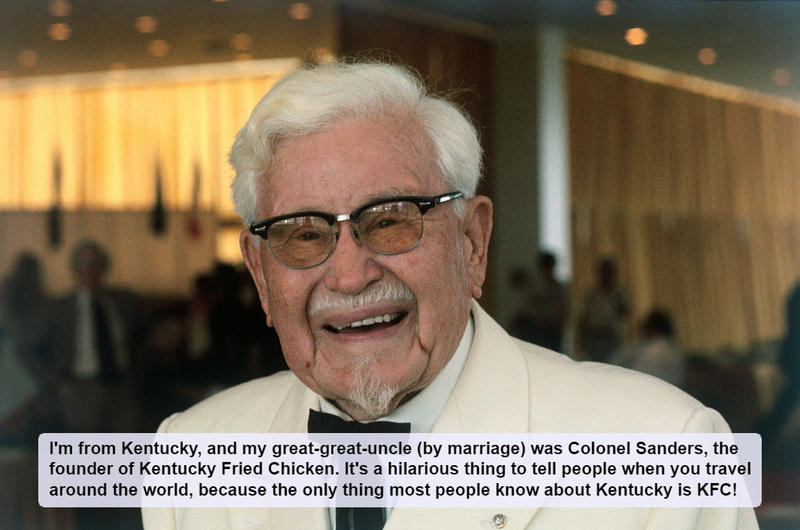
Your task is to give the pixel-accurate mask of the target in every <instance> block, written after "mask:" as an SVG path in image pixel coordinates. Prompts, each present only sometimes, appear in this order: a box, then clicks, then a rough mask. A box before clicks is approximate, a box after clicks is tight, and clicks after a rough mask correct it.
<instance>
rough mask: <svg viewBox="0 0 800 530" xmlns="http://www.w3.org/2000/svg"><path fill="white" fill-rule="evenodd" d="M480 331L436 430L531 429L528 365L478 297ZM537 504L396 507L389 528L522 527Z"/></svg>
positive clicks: (475, 319)
mask: <svg viewBox="0 0 800 530" xmlns="http://www.w3.org/2000/svg"><path fill="white" fill-rule="evenodd" d="M472 316H473V322H474V324H475V334H474V336H473V338H472V347H471V348H470V352H469V357H468V358H467V362H466V364H465V365H464V369H463V370H462V372H461V376H460V377H459V378H458V382H457V383H456V386H455V388H454V389H453V393H452V394H451V395H450V397H449V398H448V400H447V403H446V404H445V407H444V409H443V410H442V414H441V415H440V416H439V419H438V420H437V421H436V424H435V425H434V427H433V432H434V433H527V432H529V421H528V418H529V417H530V414H529V409H530V400H529V395H528V385H529V381H528V367H527V365H526V363H525V359H524V357H523V355H522V353H521V352H520V350H519V348H518V347H517V345H516V343H515V342H514V339H513V338H511V336H509V335H508V334H507V333H506V332H505V331H504V330H503V329H502V328H501V327H500V326H499V325H498V324H497V323H496V322H495V321H494V320H492V319H491V318H490V317H489V316H488V315H487V314H486V312H484V310H483V309H482V308H481V307H480V306H479V305H478V303H477V302H475V301H474V300H473V302H472ZM536 510H537V508H536V507H522V508H451V509H448V508H444V509H437V508H405V509H398V510H393V511H392V514H391V516H390V517H389V520H388V521H387V523H386V526H385V527H384V530H402V529H406V528H416V529H423V528H431V529H434V528H435V529H436V530H460V529H463V528H489V529H492V528H495V526H493V524H492V521H493V519H494V518H495V517H497V516H502V517H503V518H504V519H503V521H504V525H505V526H503V530H522V529H524V528H525V527H526V526H527V525H528V523H530V521H531V519H532V518H533V516H534V514H535V513H536Z"/></svg>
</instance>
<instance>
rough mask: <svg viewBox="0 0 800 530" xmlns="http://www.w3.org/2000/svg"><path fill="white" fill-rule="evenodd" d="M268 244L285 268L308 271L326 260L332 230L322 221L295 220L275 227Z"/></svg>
mask: <svg viewBox="0 0 800 530" xmlns="http://www.w3.org/2000/svg"><path fill="white" fill-rule="evenodd" d="M267 240H268V241H269V246H270V249H271V250H272V253H273V254H274V255H275V258H276V259H277V260H278V261H280V262H281V263H283V264H284V265H286V266H288V267H308V266H310V265H314V264H316V263H319V262H321V261H322V260H324V259H325V258H326V257H327V255H328V252H330V249H331V245H332V244H333V230H332V229H331V225H329V224H328V221H326V220H325V219H323V218H322V217H316V216H313V215H312V216H303V217H292V218H290V219H283V220H282V221H278V222H277V223H273V224H272V225H271V226H270V227H269V231H268V232H267Z"/></svg>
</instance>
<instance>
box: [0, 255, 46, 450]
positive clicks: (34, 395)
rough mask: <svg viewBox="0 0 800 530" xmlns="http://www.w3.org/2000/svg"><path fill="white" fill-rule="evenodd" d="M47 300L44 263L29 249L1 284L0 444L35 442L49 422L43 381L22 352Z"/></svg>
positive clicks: (19, 258)
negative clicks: (39, 431)
mask: <svg viewBox="0 0 800 530" xmlns="http://www.w3.org/2000/svg"><path fill="white" fill-rule="evenodd" d="M45 303H46V296H45V292H44V288H43V287H42V270H41V262H40V260H39V258H38V257H37V256H36V255H34V254H32V253H30V252H25V253H22V254H20V255H19V257H18V258H17V259H16V261H15V262H14V267H13V269H12V271H11V273H10V274H9V276H8V277H7V278H5V279H4V280H3V282H2V284H0V443H5V444H19V443H30V444H34V443H35V441H36V436H37V435H38V432H37V430H38V428H39V427H40V425H39V424H41V423H44V424H47V423H48V418H47V414H46V408H45V407H44V406H43V403H42V402H41V400H40V399H39V398H40V393H41V390H42V387H41V385H40V382H39V381H38V380H37V379H36V378H35V377H34V376H33V374H32V373H31V372H30V370H29V369H28V367H27V366H26V364H25V363H24V362H23V360H22V359H21V358H20V355H21V352H20V351H19V342H20V341H21V340H22V339H23V338H24V337H25V336H26V335H27V334H28V333H29V332H30V327H31V322H32V321H33V319H34V317H35V315H36V314H37V312H39V311H40V310H41V309H42V307H43V306H44V305H45Z"/></svg>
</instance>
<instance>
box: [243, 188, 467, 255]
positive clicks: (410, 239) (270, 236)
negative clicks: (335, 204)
mask: <svg viewBox="0 0 800 530" xmlns="http://www.w3.org/2000/svg"><path fill="white" fill-rule="evenodd" d="M461 196H463V193H461V192H460V191H455V192H452V193H445V194H444V195H438V196H436V197H417V196H409V197H393V198H391V199H379V200H377V201H371V202H368V203H367V204H365V205H363V206H359V207H358V208H356V209H355V210H353V211H352V212H351V213H349V214H342V215H333V214H329V213H324V212H313V211H311V212H297V213H290V214H287V215H279V216H277V217H271V218H269V219H265V220H264V221H259V222H257V223H253V224H251V225H250V232H252V233H253V234H255V235H257V236H260V237H262V238H263V239H266V240H267V243H269V249H270V251H272V255H273V256H275V259H276V260H278V261H279V262H280V263H281V264H282V265H284V266H286V267H289V268H291V269H304V268H307V267H313V266H314V265H319V264H320V263H322V262H323V261H325V260H326V259H327V258H328V256H330V254H331V252H333V248H334V246H336V241H338V240H339V232H338V231H337V230H336V224H337V223H340V222H343V221H352V222H353V224H354V225H355V233H354V235H355V236H356V238H357V239H358V240H359V241H363V242H364V243H365V244H366V245H367V247H369V248H370V249H371V250H372V251H373V252H376V253H378V254H402V253H403V252H408V251H409V250H411V249H413V248H414V247H416V246H417V245H418V244H419V242H420V240H421V239H422V227H423V221H422V217H423V216H424V215H425V213H426V212H427V211H428V210H430V209H431V208H435V207H436V206H437V205H439V204H442V203H444V202H449V201H452V200H453V199H458V198H459V197H461Z"/></svg>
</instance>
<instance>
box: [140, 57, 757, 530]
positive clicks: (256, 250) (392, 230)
mask: <svg viewBox="0 0 800 530" xmlns="http://www.w3.org/2000/svg"><path fill="white" fill-rule="evenodd" d="M231 162H232V165H233V167H234V169H235V170H236V178H235V181H234V184H233V190H234V191H233V193H234V200H235V202H236V205H237V208H238V211H239V213H240V214H241V215H242V217H243V218H244V221H245V222H246V223H247V224H248V225H249V230H245V231H243V232H242V235H241V240H240V242H241V248H242V253H243V254H244V258H245V261H246V262H247V266H248V268H249V270H250V272H251V274H252V276H253V279H254V280H255V283H256V286H257V287H258V292H259V295H260V298H261V304H262V307H263V309H264V312H265V313H266V321H267V325H269V326H274V327H275V329H276V331H277V333H278V335H279V337H280V341H281V346H282V348H283V352H284V355H285V357H286V361H287V363H288V365H289V367H290V368H291V372H283V373H280V374H278V375H275V376H272V377H269V378H266V379H261V380H256V381H252V382H250V383H247V384H244V385H241V386H239V387H236V388H233V389H231V390H229V391H227V392H224V393H222V394H219V395H217V396H215V397H214V398H211V399H209V400H207V401H205V402H203V403H201V404H199V405H197V406H195V407H194V408H192V409H190V410H189V411H187V412H184V413H182V414H179V415H176V416H173V417H171V418H169V419H167V420H166V421H165V422H164V423H163V424H162V427H161V431H162V432H234V433H236V432H275V433H282V432H306V431H307V429H308V428H309V421H310V420H309V410H311V411H313V412H312V415H313V416H314V417H316V416H318V412H316V411H322V412H327V413H330V414H333V415H337V416H340V417H341V418H343V419H345V420H350V421H352V420H355V421H359V422H368V421H371V420H374V419H377V418H381V419H383V420H392V421H400V422H410V424H411V427H410V429H411V431H412V432H442V433H466V432H477V433H481V432H486V433H492V432H497V433H527V432H683V431H689V432H702V431H718V430H724V429H726V426H725V424H724V421H723V420H722V419H721V418H720V417H719V415H717V414H716V413H715V412H713V411H710V410H708V409H706V408H704V407H703V406H702V405H701V404H700V403H698V402H696V401H694V400H693V399H691V398H690V397H688V396H686V395H685V394H682V393H681V392H679V391H677V390H675V389H674V388H672V387H670V386H668V385H666V384H662V383H659V382H656V381H654V380H652V379H649V378H646V377H645V376H640V375H637V374H633V373H630V372H626V371H623V370H620V369H617V368H614V367H610V366H604V365H596V364H578V363H574V362H572V361H570V360H569V359H568V358H567V357H565V356H563V355H558V354H555V353H553V352H550V351H547V350H544V349H542V348H539V347H536V346H533V345H530V344H525V343H521V342H518V341H515V340H514V339H512V338H511V337H510V336H509V335H507V334H506V333H505V332H504V331H503V330H502V329H501V328H500V327H499V326H498V325H497V323H495V322H494V321H493V320H492V319H491V318H490V317H489V316H488V315H487V314H486V313H485V312H484V311H483V310H482V309H481V307H480V306H479V305H478V304H477V303H476V302H475V299H476V298H479V297H480V295H481V285H482V284H483V281H484V276H485V272H486V258H487V249H488V244H489V236H490V233H491V228H492V204H491V202H490V201H489V199H488V198H486V197H482V196H475V188H476V185H477V182H478V179H479V176H480V146H479V143H478V139H477V134H476V131H475V129H474V127H473V126H472V125H471V124H470V122H469V121H468V119H466V118H465V116H464V115H463V114H462V113H461V112H460V111H459V110H458V109H457V108H456V107H455V106H453V105H452V104H450V103H448V102H446V101H444V100H441V99H438V98H435V97H431V96H429V95H428V94H427V93H426V92H425V90H424V88H423V86H422V84H421V83H420V82H419V81H418V80H417V79H416V78H415V77H414V76H413V75H411V74H409V73H408V72H407V71H405V70H404V69H402V68H399V67H395V66H390V65H384V64H348V65H345V64H337V65H332V66H323V67H315V68H308V69H304V70H301V71H298V72H295V73H293V74H291V75H289V76H288V77H286V78H285V79H283V80H282V81H280V82H279V83H277V84H276V85H275V86H274V88H273V89H272V90H271V91H270V92H269V93H268V94H267V95H266V96H265V97H264V98H263V99H262V100H261V102H260V103H259V104H258V105H257V106H256V108H255V110H254V111H253V114H252V115H251V117H250V119H249V121H248V122H247V124H246V125H245V126H244V128H243V129H242V130H241V131H240V132H239V134H238V136H237V138H236V141H235V143H234V145H233V149H232V152H231ZM656 411H657V413H656ZM311 421H315V420H314V418H311ZM333 511H334V510H326V509H322V508H305V509H297V508H291V509H289V508H286V509H239V510H233V509H230V510H228V509H202V510H198V509H148V510H145V514H144V515H145V517H144V519H145V526H146V528H147V529H148V530H154V529H162V528H163V529H172V528H185V529H191V530H197V529H203V528H207V529H215V530H219V529H223V528H231V529H234V528H236V529H239V528H241V529H244V528H269V529H284V528H302V529H315V530H316V529H318V530H324V529H326V528H335V530H343V529H346V528H352V527H355V528H361V527H360V526H359V525H358V524H356V525H351V524H350V523H351V522H352V520H351V521H343V519H341V518H340V516H339V515H340V514H339V513H337V514H334V513H332V512H333ZM335 511H337V512H338V511H339V510H335ZM498 512H500V513H498ZM383 524H384V523H383V521H379V522H378V523H376V524H375V526H368V528H374V527H377V528H380V527H381V526H382V525H383ZM755 526H756V523H755V519H754V516H753V512H752V510H749V509H748V510H741V511H738V510H716V511H715V510H686V509H682V510H664V509H661V510H648V509H625V510H621V509H581V510H568V509H537V508H535V507H519V508H513V509H502V510H501V509H497V508H495V509H491V508H473V509H457V510H456V509H437V510H431V509H412V508H397V509H394V510H392V511H391V513H389V514H388V519H387V520H386V522H385V526H384V528H386V529H389V530H391V529H418V528H436V529H453V530H456V529H458V530H463V529H468V528H476V529H478V528H493V527H494V528H500V527H505V528H514V529H522V528H527V529H544V528H547V529H560V528H564V529H566V528H570V529H574V528H593V529H601V528H603V529H627V528H631V529H632V528H648V529H652V528H659V529H661V528H663V529H667V528H669V529H673V528H707V529H714V530H719V529H724V528H729V529H733V528H754V527H755Z"/></svg>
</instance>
